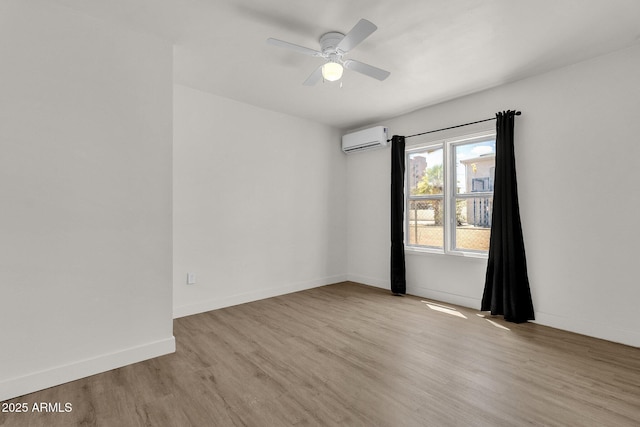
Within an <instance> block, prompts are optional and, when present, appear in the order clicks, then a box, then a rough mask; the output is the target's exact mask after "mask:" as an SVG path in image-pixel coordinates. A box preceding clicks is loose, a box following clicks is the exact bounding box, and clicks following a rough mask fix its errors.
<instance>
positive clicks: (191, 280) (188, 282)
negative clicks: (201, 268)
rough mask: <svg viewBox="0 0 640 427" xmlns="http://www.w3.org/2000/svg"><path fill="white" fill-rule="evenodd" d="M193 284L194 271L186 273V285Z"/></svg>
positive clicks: (194, 278) (194, 279)
mask: <svg viewBox="0 0 640 427" xmlns="http://www.w3.org/2000/svg"><path fill="white" fill-rule="evenodd" d="M195 284H196V275H195V273H187V285H195Z"/></svg>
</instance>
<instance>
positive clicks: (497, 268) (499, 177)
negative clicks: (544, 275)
mask: <svg viewBox="0 0 640 427" xmlns="http://www.w3.org/2000/svg"><path fill="white" fill-rule="evenodd" d="M518 114H519V113H518ZM515 116H516V112H515V111H505V112H502V113H497V114H496V168H495V180H494V192H493V214H492V217H491V240H490V243H489V260H488V263H487V275H486V280H485V285H484V295H483V296H482V308H481V309H482V311H491V314H494V315H504V318H505V320H507V321H509V322H515V323H522V322H526V321H527V320H533V319H534V314H533V302H532V301H531V291H530V289H529V278H528V276H527V261H526V257H525V252H524V241H523V239H522V225H521V223H520V208H519V207H518V187H517V183H516V161H515V155H514V144H513V129H514V122H515Z"/></svg>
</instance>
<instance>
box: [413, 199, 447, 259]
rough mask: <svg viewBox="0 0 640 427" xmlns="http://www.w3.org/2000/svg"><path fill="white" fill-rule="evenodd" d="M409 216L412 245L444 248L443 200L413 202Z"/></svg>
mask: <svg viewBox="0 0 640 427" xmlns="http://www.w3.org/2000/svg"><path fill="white" fill-rule="evenodd" d="M407 216H408V223H409V230H408V231H409V244H410V245H419V246H434V247H438V248H441V247H443V236H444V234H443V233H444V231H443V223H444V203H443V202H442V200H437V199H431V200H411V201H410V202H409V212H408V215H407Z"/></svg>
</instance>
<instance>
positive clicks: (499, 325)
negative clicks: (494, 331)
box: [484, 319, 511, 331]
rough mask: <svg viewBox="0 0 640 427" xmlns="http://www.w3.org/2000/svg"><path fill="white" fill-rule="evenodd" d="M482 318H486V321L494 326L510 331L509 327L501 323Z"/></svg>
mask: <svg viewBox="0 0 640 427" xmlns="http://www.w3.org/2000/svg"><path fill="white" fill-rule="evenodd" d="M484 320H486V321H487V322H489V323H491V324H492V325H493V326H495V327H496V328H500V329H504V330H505V331H510V330H511V329H509V328H507V327H506V326H502V325H501V324H499V323H496V322H494V321H493V320H491V319H484Z"/></svg>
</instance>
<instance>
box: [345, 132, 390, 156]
mask: <svg viewBox="0 0 640 427" xmlns="http://www.w3.org/2000/svg"><path fill="white" fill-rule="evenodd" d="M387 131H388V129H387V128H386V127H384V126H376V127H372V128H369V129H364V130H359V131H357V132H353V133H348V134H346V135H343V136H342V151H344V152H345V153H347V154H349V153H354V152H357V151H365V150H372V149H375V148H381V147H386V146H387V145H388V143H387Z"/></svg>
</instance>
